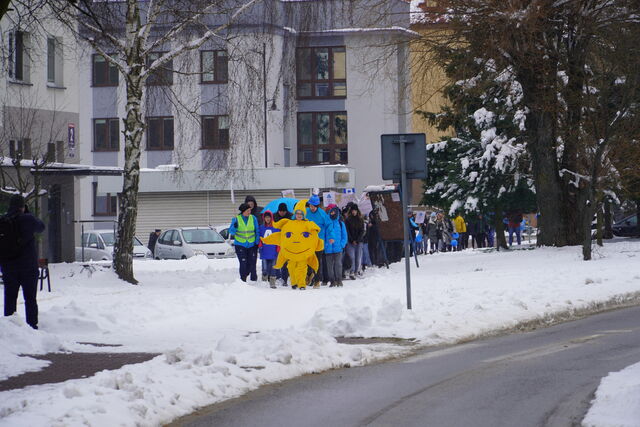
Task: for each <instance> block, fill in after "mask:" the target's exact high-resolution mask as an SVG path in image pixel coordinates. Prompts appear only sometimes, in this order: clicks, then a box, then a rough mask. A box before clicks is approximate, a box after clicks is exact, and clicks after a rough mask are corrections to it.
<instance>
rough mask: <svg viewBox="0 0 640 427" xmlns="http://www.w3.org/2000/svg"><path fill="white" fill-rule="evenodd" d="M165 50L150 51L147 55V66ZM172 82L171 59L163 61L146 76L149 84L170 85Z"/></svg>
mask: <svg viewBox="0 0 640 427" xmlns="http://www.w3.org/2000/svg"><path fill="white" fill-rule="evenodd" d="M165 53H167V52H151V53H150V54H148V55H147V67H150V66H151V64H153V62H154V61H155V60H157V59H158V58H160V57H161V56H162V55H164V54H165ZM172 84H173V60H171V61H169V62H165V63H164V64H163V65H162V66H161V67H160V68H158V69H157V70H156V71H155V72H153V73H151V74H150V75H149V77H147V85H149V86H170V85H172Z"/></svg>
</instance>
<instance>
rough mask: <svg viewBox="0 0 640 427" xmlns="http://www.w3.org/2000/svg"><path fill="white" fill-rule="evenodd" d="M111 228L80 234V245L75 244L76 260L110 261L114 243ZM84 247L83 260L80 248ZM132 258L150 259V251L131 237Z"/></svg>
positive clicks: (151, 256)
mask: <svg viewBox="0 0 640 427" xmlns="http://www.w3.org/2000/svg"><path fill="white" fill-rule="evenodd" d="M115 241H116V239H115V234H114V232H113V230H91V231H87V232H85V233H84V234H83V235H82V243H81V244H80V245H81V246H79V247H78V246H76V261H91V260H93V261H111V260H112V259H113V245H114V244H115ZM83 248H84V260H83V259H82V252H83V251H82V249H83ZM133 257H134V259H152V258H153V255H152V254H151V251H150V250H149V249H148V248H147V247H146V246H144V245H143V244H142V242H140V240H138V238H137V237H134V238H133Z"/></svg>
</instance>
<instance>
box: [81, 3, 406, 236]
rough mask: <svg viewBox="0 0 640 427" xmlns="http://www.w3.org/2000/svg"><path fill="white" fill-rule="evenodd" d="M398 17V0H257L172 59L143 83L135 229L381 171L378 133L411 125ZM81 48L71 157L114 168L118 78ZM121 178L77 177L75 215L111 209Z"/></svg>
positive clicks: (366, 180) (345, 183)
mask: <svg viewBox="0 0 640 427" xmlns="http://www.w3.org/2000/svg"><path fill="white" fill-rule="evenodd" d="M408 27H409V4H408V3H407V2H405V1H402V0H387V1H377V0H322V1H286V0H271V1H267V2H265V3H262V4H261V5H260V6H256V7H255V8H254V10H252V11H251V13H249V14H247V15H246V16H244V17H243V18H242V20H241V21H240V22H238V23H236V24H235V25H233V26H232V27H231V28H230V29H229V30H228V32H227V33H226V35H227V38H226V41H222V40H220V39H215V40H212V41H210V42H208V43H207V44H206V45H204V46H203V47H202V48H201V49H200V50H199V51H194V52H192V53H190V54H185V55H184V56H183V57H181V58H179V59H178V60H175V61H174V62H173V64H172V67H173V70H175V72H173V73H172V72H171V71H170V70H168V71H166V72H163V73H159V74H158V75H156V76H154V77H153V79H152V81H151V82H148V86H147V94H146V104H145V108H146V111H145V115H146V117H147V125H148V128H147V132H146V136H145V138H144V141H143V148H144V149H143V153H142V158H141V166H142V167H143V168H144V169H143V171H142V173H141V180H140V197H139V213H138V215H139V219H138V225H137V232H136V234H137V235H138V236H139V237H140V238H141V239H142V240H143V242H145V243H146V239H147V236H148V234H149V232H150V231H151V230H153V229H154V228H167V227H171V226H177V225H180V226H187V225H203V224H217V223H221V222H225V223H226V222H228V221H229V220H230V218H231V216H233V215H235V214H236V213H237V206H238V205H239V204H240V203H241V202H242V201H243V200H244V197H245V196H246V195H248V194H251V195H253V196H255V197H256V198H257V199H258V202H259V204H261V205H264V204H265V203H266V202H268V201H269V200H271V199H273V198H277V197H280V191H281V190H285V189H294V190H295V191H296V195H297V196H299V197H308V196H309V194H310V191H311V190H312V189H313V188H320V189H340V188H352V187H355V188H356V189H357V190H358V191H361V190H362V189H363V188H364V187H365V186H367V185H369V184H379V183H381V182H382V177H381V158H380V135H381V134H384V133H404V132H409V131H410V130H411V129H410V126H411V125H410V123H411V120H410V119H411V117H410V115H409V114H408V112H409V111H410V94H409V93H407V90H408V89H407V88H408V82H409V75H408V69H407V63H408V61H407V55H408V51H407V47H406V41H407V40H409V38H411V37H413V33H412V32H410V31H409V30H407V28H408ZM170 48H171V46H165V47H164V48H163V51H166V50H168V49H170ZM158 53H161V52H158ZM86 58H87V59H88V60H87V61H86V62H84V63H83V65H82V66H81V67H80V68H79V75H80V86H81V87H83V88H85V87H86V88H89V87H90V88H91V89H90V90H87V91H83V96H81V97H80V105H79V110H80V111H81V114H80V121H79V122H80V123H79V124H80V128H81V129H87V130H88V131H86V132H83V133H82V134H81V135H80V138H81V140H82V143H81V144H79V155H80V159H81V163H84V164H91V165H95V166H105V167H106V166H122V165H123V161H124V155H123V137H122V133H121V131H122V117H124V104H125V96H124V84H123V79H122V76H118V73H117V72H116V71H115V69H114V68H113V67H110V66H109V65H108V64H107V63H106V62H105V61H104V60H103V58H102V57H101V56H100V55H96V54H94V55H88V56H86ZM265 76H266V79H265ZM265 80H266V86H265V85H264V82H265ZM265 118H266V120H265ZM166 165H175V166H166ZM121 182H122V181H121V178H119V177H99V176H95V177H86V178H83V179H81V185H80V188H81V190H80V194H81V197H80V199H81V203H80V206H81V207H82V212H81V215H80V216H81V219H85V220H91V219H104V220H112V219H115V218H116V214H117V212H116V209H117V207H116V205H117V203H116V200H117V193H118V192H119V191H121V188H122V183H121Z"/></svg>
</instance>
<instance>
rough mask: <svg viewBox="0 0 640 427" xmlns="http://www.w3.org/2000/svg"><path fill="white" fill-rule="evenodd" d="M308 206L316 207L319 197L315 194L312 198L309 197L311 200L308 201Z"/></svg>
mask: <svg viewBox="0 0 640 427" xmlns="http://www.w3.org/2000/svg"><path fill="white" fill-rule="evenodd" d="M309 204H310V205H313V206H318V205H319V204H320V197H318V195H317V194H314V195H313V196H311V198H310V199H309Z"/></svg>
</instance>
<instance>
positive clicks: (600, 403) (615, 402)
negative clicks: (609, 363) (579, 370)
mask: <svg viewBox="0 0 640 427" xmlns="http://www.w3.org/2000/svg"><path fill="white" fill-rule="evenodd" d="M583 425H584V426H585V427H591V426H598V427H605V426H606V427H637V426H640V363H637V364H635V365H632V366H629V367H627V368H625V369H623V370H622V371H620V372H614V373H612V374H609V375H608V376H607V377H605V378H604V379H603V380H602V382H601V383H600V387H598V390H597V391H596V397H595V399H594V401H593V402H592V406H591V409H589V412H588V413H587V416H586V417H585V418H584V422H583Z"/></svg>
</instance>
